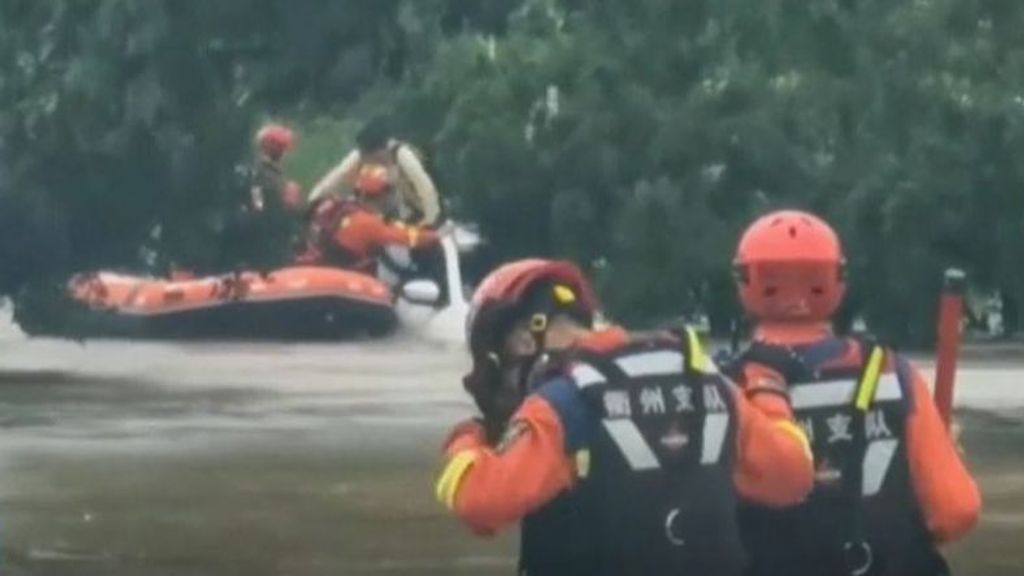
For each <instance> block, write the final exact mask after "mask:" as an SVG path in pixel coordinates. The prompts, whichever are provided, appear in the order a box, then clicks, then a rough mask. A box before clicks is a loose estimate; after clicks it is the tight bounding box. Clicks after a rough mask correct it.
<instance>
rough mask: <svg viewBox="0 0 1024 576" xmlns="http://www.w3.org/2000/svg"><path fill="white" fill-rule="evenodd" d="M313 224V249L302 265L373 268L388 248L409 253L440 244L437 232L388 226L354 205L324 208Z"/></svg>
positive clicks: (381, 219)
mask: <svg viewBox="0 0 1024 576" xmlns="http://www.w3.org/2000/svg"><path fill="white" fill-rule="evenodd" d="M322 206H323V214H322V215H320V214H318V217H319V218H320V219H321V221H320V222H318V223H317V224H315V226H316V230H315V231H314V235H315V236H316V237H315V238H313V239H312V240H311V243H312V244H313V246H311V248H310V249H309V250H307V253H306V254H305V255H304V256H303V257H302V258H300V260H301V261H305V262H316V261H323V260H325V259H326V260H327V261H329V262H330V263H332V264H336V265H339V266H345V267H349V268H356V269H367V270H368V269H373V268H375V263H376V259H377V258H378V257H379V256H380V253H381V252H382V251H383V249H384V248H385V247H387V246H401V247H404V248H409V249H410V250H417V249H423V248H430V247H432V246H435V245H436V244H437V243H438V241H439V239H440V238H439V236H438V234H437V232H435V231H433V230H429V229H423V228H419V227H415V226H403V225H400V224H389V223H388V222H387V221H385V220H384V218H383V217H382V216H381V215H380V214H377V213H376V212H373V211H371V210H368V209H366V208H364V207H362V206H360V205H358V204H357V203H356V202H353V201H342V202H341V203H340V204H338V205H337V207H336V208H333V207H332V206H331V205H328V204H324V205H322Z"/></svg>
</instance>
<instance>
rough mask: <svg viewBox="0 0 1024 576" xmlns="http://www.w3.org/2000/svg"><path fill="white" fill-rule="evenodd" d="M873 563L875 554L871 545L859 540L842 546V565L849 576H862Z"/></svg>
mask: <svg viewBox="0 0 1024 576" xmlns="http://www.w3.org/2000/svg"><path fill="white" fill-rule="evenodd" d="M874 563H875V553H874V551H873V550H872V549H871V544H868V543H867V542H865V541H863V540H860V541H858V542H846V543H845V544H843V564H844V565H845V566H846V569H847V570H848V571H849V573H850V576H864V575H865V574H867V573H868V571H869V570H871V566H872V565H874Z"/></svg>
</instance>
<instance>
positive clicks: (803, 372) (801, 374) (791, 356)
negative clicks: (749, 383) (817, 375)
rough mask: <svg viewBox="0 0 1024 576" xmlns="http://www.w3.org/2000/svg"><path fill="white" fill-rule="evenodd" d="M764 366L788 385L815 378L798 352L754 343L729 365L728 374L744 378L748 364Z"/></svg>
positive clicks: (734, 377)
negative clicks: (780, 376)
mask: <svg viewBox="0 0 1024 576" xmlns="http://www.w3.org/2000/svg"><path fill="white" fill-rule="evenodd" d="M750 363H755V364H763V365H765V366H768V367H769V368H772V369H773V370H775V371H777V372H779V374H781V375H782V377H783V379H785V381H786V383H788V384H792V383H794V382H805V381H807V380H810V379H811V378H812V377H813V374H812V372H811V368H810V367H809V366H808V365H807V363H806V362H805V361H804V359H803V358H802V357H801V356H800V354H798V353H797V352H796V351H794V350H792V349H790V348H787V347H784V346H774V345H772V344H765V343H764V342H756V341H755V342H753V343H751V344H750V346H749V347H748V348H747V349H746V350H744V351H743V353H742V354H740V356H739V357H738V358H736V359H735V360H734V361H733V362H731V363H730V364H729V367H728V369H727V374H728V375H729V376H730V377H732V378H733V379H741V378H742V377H743V367H744V366H745V365H746V364H750Z"/></svg>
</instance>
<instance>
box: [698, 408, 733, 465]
mask: <svg viewBox="0 0 1024 576" xmlns="http://www.w3.org/2000/svg"><path fill="white" fill-rule="evenodd" d="M728 431H729V413H728V412H723V413H717V414H708V415H707V416H706V417H705V418H704V442H703V444H702V445H701V452H700V463H701V464H717V463H718V460H719V459H720V458H721V457H722V447H723V446H724V445H725V435H726V433H727V432H728Z"/></svg>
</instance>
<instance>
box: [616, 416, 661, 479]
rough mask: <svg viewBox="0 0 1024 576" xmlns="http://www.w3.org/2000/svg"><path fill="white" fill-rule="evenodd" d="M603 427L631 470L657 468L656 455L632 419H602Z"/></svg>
mask: <svg viewBox="0 0 1024 576" xmlns="http://www.w3.org/2000/svg"><path fill="white" fill-rule="evenodd" d="M602 423H603V424H604V429H605V430H607V431H608V435H609V436H611V438H612V441H613V442H615V444H616V445H617V446H618V447H619V450H620V451H621V452H622V456H623V457H624V458H625V459H626V462H628V463H629V467H630V468H632V469H633V470H653V469H655V468H658V467H659V466H660V464H659V463H658V457H657V456H655V455H654V452H653V451H651V447H650V446H648V445H647V441H646V440H644V437H643V435H642V434H640V429H639V428H637V427H636V424H634V423H633V421H632V420H603V421H602Z"/></svg>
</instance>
